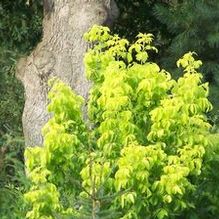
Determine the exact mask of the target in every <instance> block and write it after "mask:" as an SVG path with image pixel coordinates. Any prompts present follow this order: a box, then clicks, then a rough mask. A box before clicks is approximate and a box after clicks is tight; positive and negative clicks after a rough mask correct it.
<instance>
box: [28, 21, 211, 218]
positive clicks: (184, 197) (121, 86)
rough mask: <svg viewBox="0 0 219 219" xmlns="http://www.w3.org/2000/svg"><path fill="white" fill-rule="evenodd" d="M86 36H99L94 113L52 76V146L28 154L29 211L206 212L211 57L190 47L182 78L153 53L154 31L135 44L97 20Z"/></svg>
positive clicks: (101, 214)
mask: <svg viewBox="0 0 219 219" xmlns="http://www.w3.org/2000/svg"><path fill="white" fill-rule="evenodd" d="M85 39H86V40H87V41H89V42H92V43H94V46H93V48H92V49H89V51H88V52H87V53H86V55H85V58H84V62H85V69H86V75H87V78H88V79H89V80H90V81H91V82H92V88H91V89H90V92H89V101H88V104H87V117H88V118H87V119H86V120H84V115H83V112H82V111H83V110H82V109H83V105H84V100H83V98H82V97H81V96H78V95H77V94H76V93H75V92H74V91H72V90H71V88H70V87H69V86H68V85H65V84H64V83H63V82H61V81H60V80H58V79H53V80H50V87H51V89H50V92H49V95H48V98H49V100H50V103H49V105H48V111H49V112H50V113H51V115H52V117H51V119H50V120H49V121H48V123H47V124H46V125H45V126H44V128H43V131H42V132H43V137H44V144H43V147H34V148H27V149H26V152H25V156H26V167H27V173H28V177H29V179H30V180H31V182H32V187H31V188H30V190H29V191H28V192H27V193H26V194H25V199H26V200H27V202H28V203H29V206H30V208H29V211H28V212H27V215H26V217H27V218H30V219H36V218H59V217H62V218H64V217H66V218H93V219H94V218H123V219H124V218H130V219H131V218H149V219H152V218H158V219H162V218H177V217H180V216H182V215H183V214H185V212H189V213H188V217H187V218H192V217H193V218H194V217H195V216H196V217H198V216H199V213H198V212H197V211H196V208H198V207H199V206H197V200H196V198H197V196H199V197H200V196H203V194H204V191H202V192H203V193H200V194H198V195H197V189H198V188H199V186H200V181H201V180H202V179H203V171H204V170H205V168H206V165H207V164H206V162H205V159H206V154H207V152H209V148H211V147H210V146H211V144H212V142H211V138H210V136H211V135H210V128H211V125H210V124H209V123H208V121H207V117H206V116H205V113H206V112H208V111H210V110H211V109H212V105H211V103H210V102H209V101H208V84H207V83H202V81H201V79H202V75H201V74H200V73H199V72H198V68H199V67H200V66H201V64H202V62H201V61H200V60H195V58H194V55H195V53H192V52H189V53H187V54H185V55H184V56H183V57H182V58H181V59H179V60H178V62H177V66H178V67H179V68H182V69H183V72H184V75H183V76H182V77H180V78H179V79H178V80H174V79H172V78H171V75H170V74H169V73H168V72H167V71H165V70H163V69H160V67H159V66H158V65H157V64H156V63H153V62H150V61H149V53H150V52H157V49H156V48H155V47H154V46H153V45H152V41H153V36H152V35H151V34H141V33H140V34H139V35H138V36H137V39H136V42H134V43H133V44H130V43H129V41H128V40H126V39H121V38H120V37H119V36H118V35H111V34H110V32H109V29H108V28H107V27H101V26H96V25H95V26H94V27H93V28H92V29H91V30H90V31H89V32H88V33H86V34H85ZM206 200H207V202H211V201H210V198H209V200H208V199H207V198H206ZM203 207H205V206H203ZM191 212H192V213H191ZM189 215H190V216H189Z"/></svg>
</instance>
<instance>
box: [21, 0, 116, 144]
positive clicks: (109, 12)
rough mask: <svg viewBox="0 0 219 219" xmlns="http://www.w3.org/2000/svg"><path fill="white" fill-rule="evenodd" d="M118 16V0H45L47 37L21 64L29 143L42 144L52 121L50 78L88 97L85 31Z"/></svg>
mask: <svg viewBox="0 0 219 219" xmlns="http://www.w3.org/2000/svg"><path fill="white" fill-rule="evenodd" d="M117 16H118V9H117V7H116V4H115V2H114V0H44V20H43V38H42V41H41V42H40V43H39V44H38V45H37V47H36V48H35V50H34V51H33V52H32V53H31V54H30V55H29V56H28V57H26V58H22V59H21V60H20V61H19V62H18V65H17V77H18V78H19V79H20V80H21V81H22V83H23V85H24V88H25V106H24V111H23V117H22V122H23V131H24V137H25V145H26V146H35V145H42V143H43V139H42V136H41V128H42V126H43V125H44V124H45V123H46V121H47V120H48V117H49V116H48V113H47V111H46V106H47V104H48V100H47V92H48V86H47V82H48V79H49V78H51V77H54V76H56V77H58V78H60V79H61V80H62V81H64V82H66V83H68V84H69V85H70V86H71V87H72V88H73V89H74V90H76V92H77V93H78V94H80V95H82V96H83V97H85V98H86V97H87V95H88V89H89V84H88V81H87V80H86V79H85V75H84V68H83V56H84V53H85V51H86V49H87V47H88V45H87V43H86V42H84V40H83V34H84V33H85V32H86V31H87V30H88V29H89V28H90V27H91V26H93V25H94V24H100V25H101V24H102V25H106V24H109V23H111V22H112V21H113V20H114V18H116V17H117Z"/></svg>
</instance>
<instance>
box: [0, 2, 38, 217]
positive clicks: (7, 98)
mask: <svg viewBox="0 0 219 219" xmlns="http://www.w3.org/2000/svg"><path fill="white" fill-rule="evenodd" d="M41 21H42V4H41V3H40V2H39V1H34V3H31V2H30V4H29V5H27V4H26V0H16V1H8V0H1V1H0V93H1V96H0V218H3V219H6V218H15V219H16V218H24V216H22V215H21V211H20V210H21V209H22V208H23V205H22V203H23V202H22V193H21V191H22V187H20V188H19V187H18V186H19V185H21V184H22V185H24V184H25V185H26V183H24V180H25V178H24V176H23V174H24V169H23V162H22V160H23V145H24V142H23V137H22V124H21V115H22V110H23V103H24V97H23V96H24V94H23V87H22V85H21V83H20V82H19V81H18V80H17V79H16V77H15V65H16V61H17V60H18V58H19V57H20V56H22V55H25V54H27V53H28V52H29V51H31V50H32V49H33V47H34V46H35V45H36V43H37V42H38V41H39V39H40V36H41V32H42V31H41V29H42V28H41V26H42V22H41Z"/></svg>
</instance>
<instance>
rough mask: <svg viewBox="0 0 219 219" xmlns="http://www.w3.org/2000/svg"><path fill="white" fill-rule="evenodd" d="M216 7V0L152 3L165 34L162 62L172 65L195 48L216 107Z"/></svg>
mask: <svg viewBox="0 0 219 219" xmlns="http://www.w3.org/2000/svg"><path fill="white" fill-rule="evenodd" d="M218 10H219V2H218V1H217V0H212V1H195V0H183V1H180V0H172V1H166V3H159V4H156V5H155V6H154V16H155V17H156V18H157V19H158V20H159V22H160V23H162V24H163V25H165V31H166V33H167V35H166V36H168V38H166V45H165V46H164V47H163V48H162V51H163V53H162V57H163V58H162V60H161V62H162V66H164V67H166V68H167V69H168V70H170V69H175V62H176V59H177V58H178V57H180V56H181V55H182V54H184V53H185V52H187V51H195V52H196V53H197V54H198V56H199V57H200V59H202V60H203V62H204V65H203V66H202V69H201V70H202V72H203V73H204V76H205V80H206V81H208V82H209V83H210V86H211V89H210V93H211V95H210V97H211V99H212V100H213V103H214V105H215V107H218V101H217V100H218V97H219V92H218V91H219V89H218V88H219V80H218V78H219V77H218V72H219V61H218V60H219V54H218V48H219V33H218V31H219V14H218ZM162 34H163V33H162ZM163 37H164V35H163ZM175 72H176V71H175Z"/></svg>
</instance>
